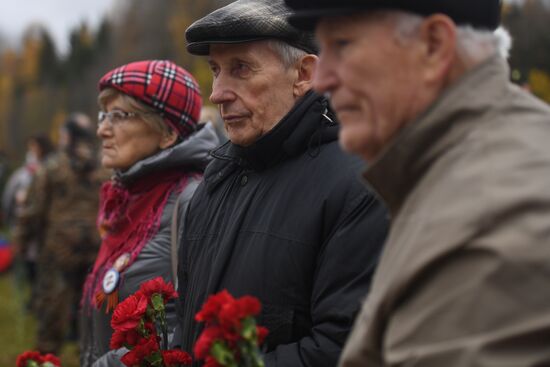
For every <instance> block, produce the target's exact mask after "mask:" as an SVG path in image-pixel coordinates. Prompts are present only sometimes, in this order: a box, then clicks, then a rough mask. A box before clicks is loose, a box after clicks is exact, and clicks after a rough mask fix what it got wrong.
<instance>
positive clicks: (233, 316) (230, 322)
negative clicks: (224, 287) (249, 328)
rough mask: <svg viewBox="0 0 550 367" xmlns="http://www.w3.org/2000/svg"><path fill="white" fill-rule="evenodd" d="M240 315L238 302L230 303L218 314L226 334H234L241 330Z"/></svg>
mask: <svg viewBox="0 0 550 367" xmlns="http://www.w3.org/2000/svg"><path fill="white" fill-rule="evenodd" d="M240 314H241V313H240V310H239V305H238V303H237V302H229V303H226V304H224V305H223V306H222V308H221V310H220V312H219V314H218V320H219V323H220V325H221V327H222V329H223V330H224V331H225V332H226V333H228V334H232V333H233V332H234V331H236V330H239V329H240V328H241V319H240Z"/></svg>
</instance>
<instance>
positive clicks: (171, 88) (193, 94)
mask: <svg viewBox="0 0 550 367" xmlns="http://www.w3.org/2000/svg"><path fill="white" fill-rule="evenodd" d="M105 88H115V89H117V90H119V91H121V92H122V93H124V94H127V95H129V96H131V97H134V98H135V99H137V100H139V101H141V102H143V103H145V104H146V105H148V106H150V107H152V108H153V109H155V110H157V111H158V112H159V114H160V115H161V116H162V117H163V119H164V121H165V122H166V123H167V124H168V125H169V126H170V127H172V128H173V129H174V130H175V131H177V132H178V134H179V135H180V136H181V137H182V138H185V137H187V136H189V135H190V134H192V133H193V132H194V131H195V130H196V127H197V123H198V121H199V115H200V110H201V106H202V99H201V94H200V90H199V86H198V84H197V82H196V80H195V78H193V76H192V75H191V74H190V73H189V72H188V71H187V70H185V69H183V68H181V67H179V66H177V65H176V64H174V63H173V62H171V61H166V60H148V61H137V62H132V63H130V64H126V65H123V66H120V67H118V68H116V69H114V70H111V71H109V72H108V73H107V74H105V75H104V76H103V77H102V78H101V79H100V80H99V90H100V91H102V90H103V89H105Z"/></svg>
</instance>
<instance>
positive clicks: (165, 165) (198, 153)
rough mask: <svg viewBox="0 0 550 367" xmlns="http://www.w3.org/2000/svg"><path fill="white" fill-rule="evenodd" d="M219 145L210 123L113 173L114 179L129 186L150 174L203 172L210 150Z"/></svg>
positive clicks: (208, 159)
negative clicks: (167, 171) (176, 169)
mask: <svg viewBox="0 0 550 367" xmlns="http://www.w3.org/2000/svg"><path fill="white" fill-rule="evenodd" d="M218 143H219V140H218V137H217V135H216V132H215V129H214V127H213V126H212V124H211V123H208V124H206V125H204V126H203V127H202V128H201V129H200V130H198V131H196V132H195V133H193V134H192V135H190V136H189V137H187V139H185V140H184V141H182V142H181V143H179V144H177V145H174V146H173V147H170V148H167V149H163V150H161V151H160V152H158V153H156V154H154V155H152V156H150V157H147V158H145V159H143V160H141V161H139V162H136V163H135V164H134V165H133V166H132V167H130V168H129V169H128V170H127V171H124V172H121V171H115V179H116V180H117V181H119V182H121V183H122V184H123V185H129V184H132V183H133V182H135V181H136V180H138V179H139V178H140V177H143V176H146V175H148V174H150V173H152V172H158V171H160V170H168V169H175V168H180V167H188V168H189V169H195V170H198V171H203V170H204V168H205V167H206V165H207V164H208V162H209V161H210V155H209V152H210V150H212V149H214V148H215V147H216V146H217V145H218Z"/></svg>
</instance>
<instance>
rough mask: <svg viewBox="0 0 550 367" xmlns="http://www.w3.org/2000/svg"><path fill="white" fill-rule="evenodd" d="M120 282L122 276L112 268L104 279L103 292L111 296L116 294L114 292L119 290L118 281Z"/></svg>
mask: <svg viewBox="0 0 550 367" xmlns="http://www.w3.org/2000/svg"><path fill="white" fill-rule="evenodd" d="M119 280H120V274H119V272H118V271H116V269H114V268H111V269H109V270H108V271H107V272H106V273H105V276H104V277H103V283H102V286H103V292H104V293H105V294H111V293H113V292H114V290H115V289H116V288H117V286H118V281H119Z"/></svg>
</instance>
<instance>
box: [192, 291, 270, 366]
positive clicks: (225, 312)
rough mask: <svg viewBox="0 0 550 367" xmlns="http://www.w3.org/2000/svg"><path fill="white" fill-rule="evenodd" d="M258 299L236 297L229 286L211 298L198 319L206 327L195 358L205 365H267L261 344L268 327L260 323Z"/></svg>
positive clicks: (196, 348)
mask: <svg viewBox="0 0 550 367" xmlns="http://www.w3.org/2000/svg"><path fill="white" fill-rule="evenodd" d="M260 310H261V304H260V302H259V301H258V299H256V298H254V297H251V296H244V297H241V298H238V299H235V298H233V296H231V295H230V294H229V293H228V292H227V291H226V290H223V291H221V292H220V293H217V294H215V295H212V296H210V297H209V298H208V300H207V301H206V303H205V304H204V306H203V308H202V309H201V310H200V311H199V312H198V313H197V314H196V315H195V320H196V321H198V322H204V323H205V328H204V330H203V332H202V334H201V335H200V336H199V339H198V340H197V343H196V344H195V347H194V354H195V358H197V359H199V360H204V361H205V364H204V366H205V367H219V366H225V367H263V366H264V362H263V360H262V357H261V353H260V348H259V347H260V345H261V344H262V342H263V340H264V338H265V337H266V335H267V332H268V331H267V329H266V328H264V327H261V326H257V325H256V320H255V318H254V316H256V315H258V314H259V313H260Z"/></svg>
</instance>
